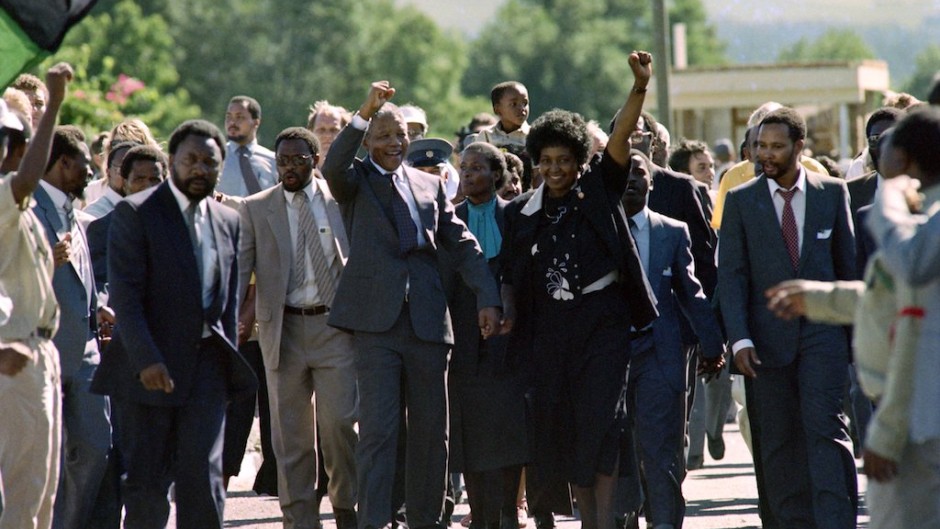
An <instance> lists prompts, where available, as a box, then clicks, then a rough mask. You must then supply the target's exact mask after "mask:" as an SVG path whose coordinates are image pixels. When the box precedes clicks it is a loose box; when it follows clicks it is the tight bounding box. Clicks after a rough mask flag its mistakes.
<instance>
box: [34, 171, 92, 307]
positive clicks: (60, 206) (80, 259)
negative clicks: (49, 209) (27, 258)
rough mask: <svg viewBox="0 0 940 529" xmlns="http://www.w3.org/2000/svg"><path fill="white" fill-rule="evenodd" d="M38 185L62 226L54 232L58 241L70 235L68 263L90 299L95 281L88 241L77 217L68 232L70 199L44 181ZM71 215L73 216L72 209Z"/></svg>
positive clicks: (73, 211)
mask: <svg viewBox="0 0 940 529" xmlns="http://www.w3.org/2000/svg"><path fill="white" fill-rule="evenodd" d="M39 185H41V186H42V188H43V189H45V190H46V193H47V194H48V195H49V198H50V199H51V200H52V204H53V205H55V211H56V213H57V214H58V215H59V221H60V222H61V225H62V227H61V228H60V229H59V230H58V231H57V232H56V236H57V237H58V239H59V241H62V240H63V239H64V238H65V235H66V234H70V235H71V238H72V241H71V242H70V243H69V248H70V250H69V261H71V262H72V264H73V265H74V266H75V269H76V270H77V271H78V277H79V279H80V280H81V282H82V284H83V285H84V287H85V294H86V295H87V296H88V299H91V296H92V289H93V288H94V284H95V280H94V274H93V273H92V270H91V252H90V251H89V250H88V241H87V240H86V239H85V232H84V231H82V229H81V228H80V227H79V226H78V218H77V217H76V218H73V219H72V221H73V222H74V224H73V225H72V227H71V231H69V227H68V226H69V219H68V215H67V214H66V212H65V208H66V204H69V205H70V206H71V203H72V199H71V198H70V197H69V196H68V195H66V194H65V193H64V192H63V191H61V190H59V189H58V188H56V187H54V186H53V185H52V184H50V183H49V182H46V181H45V180H40V181H39ZM72 215H73V216H75V210H74V208H73V210H72Z"/></svg>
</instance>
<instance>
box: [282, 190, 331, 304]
mask: <svg viewBox="0 0 940 529" xmlns="http://www.w3.org/2000/svg"><path fill="white" fill-rule="evenodd" d="M292 203H293V205H294V207H295V208H297V215H298V220H299V222H298V227H299V228H300V229H299V230H298V231H297V246H296V247H295V248H294V274H295V278H294V281H295V283H294V288H298V287H300V286H303V284H304V282H305V281H306V272H307V259H306V256H307V253H308V252H309V254H310V264H311V265H312V267H313V276H314V280H315V281H316V284H317V290H318V291H319V293H320V301H321V302H322V303H323V304H324V305H326V306H327V307H329V306H331V305H332V304H333V298H334V297H335V294H336V284H335V280H334V278H333V273H332V272H331V271H330V264H329V263H328V262H326V254H325V253H324V252H323V245H322V244H320V235H319V231H320V230H319V229H318V228H317V221H316V218H314V216H313V212H312V211H311V210H310V202H309V201H308V200H307V194H306V193H304V192H303V191H298V192H296V193H294V198H293V200H292Z"/></svg>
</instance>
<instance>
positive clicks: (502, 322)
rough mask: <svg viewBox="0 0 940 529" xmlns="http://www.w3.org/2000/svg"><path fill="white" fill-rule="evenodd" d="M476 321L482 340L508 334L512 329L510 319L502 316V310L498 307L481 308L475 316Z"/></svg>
mask: <svg viewBox="0 0 940 529" xmlns="http://www.w3.org/2000/svg"><path fill="white" fill-rule="evenodd" d="M477 323H478V324H479V325H480V334H481V335H482V336H483V339H484V340H486V339H487V338H491V337H493V336H498V335H502V334H508V333H509V331H510V330H512V321H511V320H507V318H505V317H504V316H503V311H502V310H500V308H499V307H486V308H483V309H481V310H480V313H479V315H478V316H477Z"/></svg>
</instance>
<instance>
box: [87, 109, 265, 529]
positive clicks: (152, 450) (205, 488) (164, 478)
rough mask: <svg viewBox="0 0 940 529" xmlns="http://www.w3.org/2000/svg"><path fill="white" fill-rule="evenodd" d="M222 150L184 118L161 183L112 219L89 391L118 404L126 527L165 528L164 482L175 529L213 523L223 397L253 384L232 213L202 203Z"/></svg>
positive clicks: (219, 514) (204, 128) (217, 511)
mask: <svg viewBox="0 0 940 529" xmlns="http://www.w3.org/2000/svg"><path fill="white" fill-rule="evenodd" d="M224 145H225V140H224V139H223V138H222V133H221V132H219V130H218V129H217V128H216V127H215V126H214V125H212V124H211V123H208V122H206V121H202V120H192V121H187V122H185V123H183V124H182V125H180V126H179V127H177V129H176V130H175V131H174V132H173V134H172V135H171V136H170V141H169V152H170V168H171V170H170V180H168V181H165V182H164V183H162V184H160V185H159V186H157V187H154V188H151V189H150V190H148V191H143V192H140V193H137V194H135V195H133V196H131V197H128V198H127V199H125V200H123V201H121V202H119V203H118V205H117V207H116V208H115V209H114V212H113V214H112V220H111V230H110V234H109V239H108V283H109V288H110V290H111V305H112V307H114V311H115V314H116V319H117V322H118V324H117V326H116V327H115V330H114V334H113V337H112V340H111V345H110V346H109V347H108V351H107V353H106V354H105V355H104V359H103V360H102V363H101V366H100V367H99V369H98V373H97V374H96V376H95V389H96V390H97V391H102V392H106V393H108V394H111V395H117V396H119V397H120V399H121V400H122V403H123V405H122V415H121V421H122V422H121V427H122V432H121V436H122V437H121V449H122V450H123V451H124V453H125V458H126V464H127V473H126V475H125V478H124V489H123V492H124V495H123V497H124V501H125V507H126V516H125V518H124V524H125V527H127V528H129V529H130V528H148V529H149V528H162V527H165V526H166V523H167V517H168V515H169V510H170V506H169V502H168V500H167V492H168V489H169V486H170V483H171V482H175V483H176V512H177V524H176V526H177V527H179V528H180V529H184V528H190V529H210V528H213V527H214V528H218V529H221V527H222V519H223V507H224V504H225V489H224V487H223V486H222V439H223V435H222V432H223V428H224V426H223V425H224V421H225V406H226V402H227V401H228V400H232V399H238V398H242V397H244V396H245V395H247V396H253V395H254V392H255V391H256V390H257V379H256V378H255V376H254V373H253V372H252V371H251V368H250V367H249V366H248V364H247V363H246V362H245V360H244V358H242V357H241V355H240V354H239V353H238V350H237V349H236V346H235V342H236V340H237V337H236V315H237V313H238V291H237V287H238V267H237V266H236V262H237V261H236V257H237V252H238V233H239V227H238V215H237V214H236V213H235V212H234V211H233V210H231V209H229V208H227V207H225V206H223V205H221V204H219V203H218V202H216V201H215V200H212V199H208V200H207V199H206V197H208V196H210V194H211V193H212V190H213V188H214V187H215V184H216V181H217V180H218V177H219V170H220V168H221V166H222V159H223V157H224V155H223V153H224ZM168 274H173V275H172V277H170V276H168Z"/></svg>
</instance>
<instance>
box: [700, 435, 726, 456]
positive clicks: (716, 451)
mask: <svg viewBox="0 0 940 529" xmlns="http://www.w3.org/2000/svg"><path fill="white" fill-rule="evenodd" d="M705 438H706V439H708V453H709V454H711V456H712V459H714V460H715V461H721V460H722V459H723V458H724V457H725V438H724V437H723V436H721V435H719V436H718V437H712V436H710V435H706V436H705Z"/></svg>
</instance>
